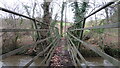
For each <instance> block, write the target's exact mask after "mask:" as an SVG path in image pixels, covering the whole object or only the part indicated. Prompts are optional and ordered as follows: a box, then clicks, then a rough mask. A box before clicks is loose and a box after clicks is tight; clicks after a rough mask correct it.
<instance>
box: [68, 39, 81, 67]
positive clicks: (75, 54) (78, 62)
mask: <svg viewBox="0 0 120 68" xmlns="http://www.w3.org/2000/svg"><path fill="white" fill-rule="evenodd" d="M67 42H68V44H67V45H68V48H70V47H72V46H71V44H70V41H69V40H68V38H67ZM72 48H73V47H72ZM72 51H73V53H74V56H75V59H76V60H77V64H78V65H79V66H81V63H80V61H79V59H78V57H77V53H76V51H75V50H74V48H73V49H72Z"/></svg>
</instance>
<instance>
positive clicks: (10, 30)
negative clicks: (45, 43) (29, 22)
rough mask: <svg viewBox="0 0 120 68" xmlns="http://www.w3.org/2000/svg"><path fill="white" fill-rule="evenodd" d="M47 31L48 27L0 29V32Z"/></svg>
mask: <svg viewBox="0 0 120 68" xmlns="http://www.w3.org/2000/svg"><path fill="white" fill-rule="evenodd" d="M24 31H38V32H39V31H48V29H0V32H24Z"/></svg>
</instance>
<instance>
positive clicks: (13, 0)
mask: <svg viewBox="0 0 120 68" xmlns="http://www.w3.org/2000/svg"><path fill="white" fill-rule="evenodd" d="M34 1H35V0H0V7H7V8H8V9H9V8H15V7H16V6H17V7H19V8H20V10H16V12H18V13H22V12H23V13H22V14H24V15H27V14H26V13H25V11H24V10H23V7H22V6H21V3H23V4H24V5H28V6H29V5H31V4H32V3H33V2H34ZM48 1H50V0H48ZM64 1H66V0H64ZM67 1H68V0H67ZM69 1H74V0H69ZM80 1H88V0H79V2H80ZM94 1H95V2H96V4H103V3H102V2H104V1H106V2H109V1H111V0H89V2H90V3H94ZM37 2H39V6H40V5H41V4H42V3H43V0H37ZM55 2H56V3H55ZM53 4H54V5H52V6H51V7H53V8H54V9H53V11H54V12H53V16H52V17H53V19H54V17H55V14H56V13H58V19H59V20H60V16H61V10H60V9H61V8H60V6H61V5H62V0H53ZM58 4H60V6H59V5H58ZM90 5H91V4H90ZM39 6H38V7H37V11H38V14H37V12H36V15H35V16H38V15H39V16H40V14H41V17H42V15H43V11H42V8H41V7H39ZM93 7H94V6H93V4H92V5H91V9H89V10H88V14H87V15H89V13H90V12H91V10H92V9H93ZM98 8H99V7H98ZM98 8H96V9H98ZM21 9H22V10H21ZM11 10H13V9H11ZM65 10H66V11H67V12H66V18H67V19H66V20H67V21H68V22H73V21H74V19H73V17H74V13H73V12H72V8H71V7H70V4H68V5H67V8H66V9H65ZM64 13H65V12H64ZM101 13H104V10H102V11H101V12H99V13H97V14H98V15H97V16H99V17H98V18H104V16H100V15H101ZM5 14H6V13H4V12H1V11H0V15H2V16H4V15H5ZM6 15H7V14H6ZM0 17H1V16H0ZM92 18H94V16H92V17H90V18H89V19H88V21H89V20H91V19H92ZM64 20H65V14H64Z"/></svg>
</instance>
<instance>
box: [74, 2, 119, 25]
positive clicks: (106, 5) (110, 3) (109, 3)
mask: <svg viewBox="0 0 120 68" xmlns="http://www.w3.org/2000/svg"><path fill="white" fill-rule="evenodd" d="M116 1H117V0H116ZM116 1H114V2H108V3H107V4H105V5H104V6H102V7H101V8H99V9H98V10H96V11H94V12H93V13H91V14H90V15H88V16H86V17H85V18H83V19H82V20H80V22H82V21H84V20H85V19H87V18H89V17H90V16H92V15H94V14H95V13H97V12H99V11H101V10H102V9H104V8H106V7H108V6H110V5H112V4H114V3H115V2H116ZM75 24H77V23H75ZM75 24H74V25H75ZM74 25H73V26H74Z"/></svg>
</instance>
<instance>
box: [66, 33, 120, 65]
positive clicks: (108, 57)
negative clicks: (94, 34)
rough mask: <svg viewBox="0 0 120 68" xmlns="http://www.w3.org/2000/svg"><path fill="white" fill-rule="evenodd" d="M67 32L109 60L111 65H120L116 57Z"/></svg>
mask: <svg viewBox="0 0 120 68" xmlns="http://www.w3.org/2000/svg"><path fill="white" fill-rule="evenodd" d="M68 34H69V35H70V36H72V37H73V38H74V39H76V40H77V41H79V42H81V43H82V44H83V45H84V46H85V47H87V48H90V49H91V50H92V51H94V52H96V53H97V54H99V55H100V56H101V57H103V58H104V59H106V60H108V61H109V62H111V63H112V64H113V65H115V66H120V61H118V60H117V59H115V58H113V57H111V56H109V55H107V54H106V53H104V52H102V51H101V50H99V49H97V48H96V47H95V46H92V44H88V43H86V42H84V41H82V40H80V39H78V38H77V37H75V36H74V35H72V34H71V33H70V32H68Z"/></svg>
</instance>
